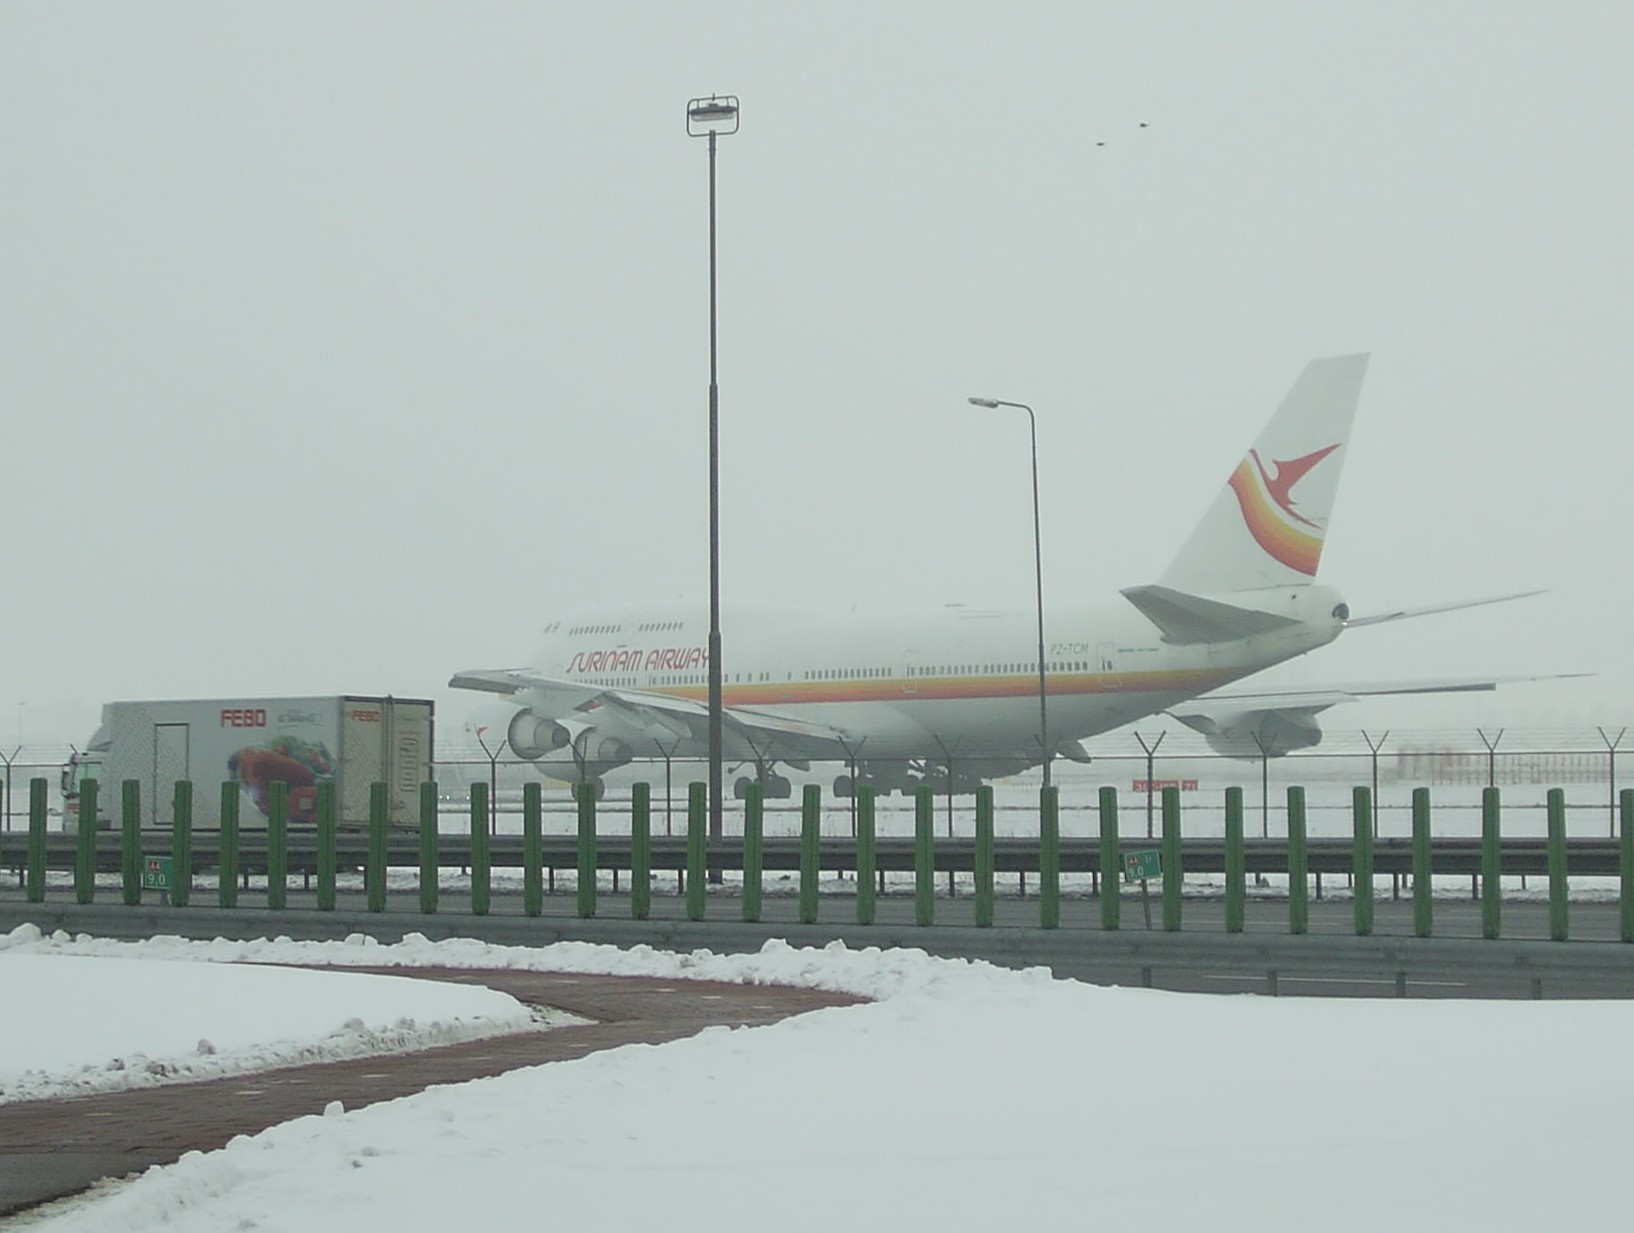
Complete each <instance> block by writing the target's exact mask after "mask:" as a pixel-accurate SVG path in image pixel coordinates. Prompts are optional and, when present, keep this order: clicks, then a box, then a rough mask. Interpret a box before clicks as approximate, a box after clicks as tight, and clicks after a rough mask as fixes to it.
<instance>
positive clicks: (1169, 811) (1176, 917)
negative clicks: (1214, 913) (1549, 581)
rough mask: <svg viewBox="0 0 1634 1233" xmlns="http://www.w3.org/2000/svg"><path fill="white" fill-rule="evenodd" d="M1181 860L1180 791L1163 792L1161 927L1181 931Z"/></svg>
mask: <svg viewBox="0 0 1634 1233" xmlns="http://www.w3.org/2000/svg"><path fill="white" fill-rule="evenodd" d="M1185 877H1186V875H1185V869H1184V866H1183V865H1182V863H1181V857H1180V789H1179V788H1164V789H1163V928H1164V929H1165V930H1166V931H1168V932H1169V933H1173V932H1175V931H1176V930H1177V929H1179V928H1180V894H1181V891H1182V889H1183V888H1184V887H1185V885H1186V881H1185Z"/></svg>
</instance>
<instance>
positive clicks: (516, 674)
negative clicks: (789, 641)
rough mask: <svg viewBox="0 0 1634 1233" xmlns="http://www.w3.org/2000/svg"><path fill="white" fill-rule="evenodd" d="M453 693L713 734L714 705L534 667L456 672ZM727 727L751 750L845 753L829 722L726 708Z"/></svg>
mask: <svg viewBox="0 0 1634 1233" xmlns="http://www.w3.org/2000/svg"><path fill="white" fill-rule="evenodd" d="M448 684H449V686H450V688H453V689H472V690H479V691H483V692H486V693H495V694H504V695H508V696H510V697H511V698H513V699H514V700H515V701H516V703H517V705H519V706H526V707H528V708H529V709H530V710H532V711H534V712H535V713H537V714H539V715H541V716H544V717H547V718H550V719H558V720H560V719H575V720H580V721H584V722H589V723H593V724H595V725H596V726H597V727H618V728H621V729H630V730H635V731H642V732H648V731H650V730H651V729H652V728H653V727H654V723H655V721H658V722H660V723H661V724H662V727H663V729H664V730H665V731H666V732H667V733H668V734H669V735H671V736H672V737H675V738H679V737H682V736H696V737H697V738H698V739H700V740H706V739H707V736H708V724H709V707H708V705H706V704H705V703H702V702H698V701H695V700H694V699H691V698H683V697H677V696H675V695H673V694H664V693H656V692H652V691H649V690H644V689H617V688H610V687H607V686H600V685H595V686H591V685H584V684H582V683H580V682H578V681H566V680H562V679H560V678H558V677H550V676H546V675H544V674H543V673H540V672H536V671H533V670H531V669H528V668H499V669H490V670H483V671H473V672H460V673H456V674H455V675H454V676H453V677H452V678H450V680H449V682H448ZM721 727H722V729H723V731H724V732H725V733H727V734H728V735H731V736H736V737H738V738H739V739H740V740H742V741H743V742H744V743H745V744H746V745H747V746H748V747H749V748H751V749H754V748H761V749H766V748H768V747H769V746H770V744H771V742H772V741H773V740H774V739H775V740H776V741H777V743H778V744H779V745H780V746H781V745H785V744H786V742H787V741H788V739H789V738H794V739H796V740H798V741H800V742H805V743H809V742H814V741H815V742H819V743H820V744H822V745H824V746H825V747H828V748H829V749H831V750H834V751H840V750H843V748H844V744H845V740H846V737H847V734H846V733H845V732H844V731H843V730H842V729H839V728H835V727H831V726H830V725H828V724H816V723H811V722H809V721H806V720H799V719H791V718H789V717H788V716H785V715H778V714H774V713H772V712H768V711H759V710H755V709H753V708H751V707H741V706H733V707H726V708H724V709H723V710H722V712H721Z"/></svg>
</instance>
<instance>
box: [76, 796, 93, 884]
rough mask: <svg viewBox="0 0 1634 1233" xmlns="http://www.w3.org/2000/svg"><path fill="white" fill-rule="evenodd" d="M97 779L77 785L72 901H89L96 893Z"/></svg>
mask: <svg viewBox="0 0 1634 1233" xmlns="http://www.w3.org/2000/svg"><path fill="white" fill-rule="evenodd" d="M96 793H97V781H96V780H94V779H86V780H84V781H82V782H81V783H80V787H79V829H78V830H77V831H75V833H74V902H75V903H90V902H91V899H92V898H93V896H95V894H96V815H97V800H96Z"/></svg>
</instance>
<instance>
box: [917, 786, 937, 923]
mask: <svg viewBox="0 0 1634 1233" xmlns="http://www.w3.org/2000/svg"><path fill="white" fill-rule="evenodd" d="M934 806H935V801H934V800H933V799H932V798H931V794H930V788H929V787H928V786H927V785H925V784H921V785H920V786H919V788H918V789H917V790H916V791H915V792H914V797H913V919H914V923H915V924H917V925H919V926H920V927H921V928H925V927H928V926H930V925H934V924H935V923H936V832H935V829H934V827H933V826H932V813H931V811H932V809H933V807H934Z"/></svg>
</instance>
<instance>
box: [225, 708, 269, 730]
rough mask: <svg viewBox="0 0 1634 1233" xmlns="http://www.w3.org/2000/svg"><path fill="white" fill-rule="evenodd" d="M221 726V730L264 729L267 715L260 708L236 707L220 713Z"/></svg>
mask: <svg viewBox="0 0 1634 1233" xmlns="http://www.w3.org/2000/svg"><path fill="white" fill-rule="evenodd" d="M221 726H222V727H223V728H265V727H266V726H267V713H266V711H264V710H263V709H261V708H260V707H255V708H253V709H252V708H250V707H237V708H229V709H225V710H223V711H222V712H221Z"/></svg>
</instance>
